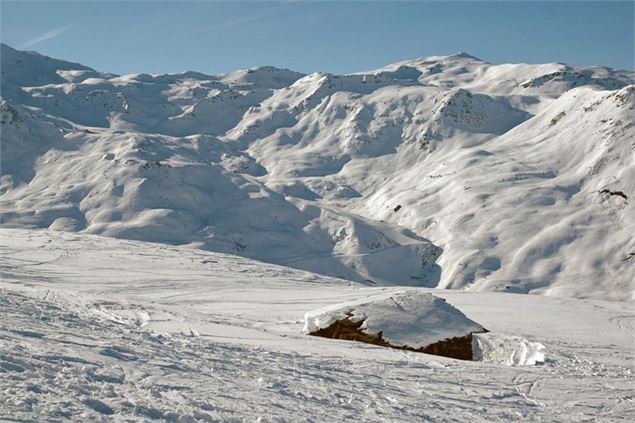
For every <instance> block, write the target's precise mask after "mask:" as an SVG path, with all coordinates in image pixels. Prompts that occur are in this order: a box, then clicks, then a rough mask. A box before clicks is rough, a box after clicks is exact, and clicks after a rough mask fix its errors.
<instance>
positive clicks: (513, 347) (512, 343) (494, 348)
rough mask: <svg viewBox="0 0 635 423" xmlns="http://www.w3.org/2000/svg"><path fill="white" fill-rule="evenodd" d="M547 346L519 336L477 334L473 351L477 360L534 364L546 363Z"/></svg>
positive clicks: (473, 338) (495, 362)
mask: <svg viewBox="0 0 635 423" xmlns="http://www.w3.org/2000/svg"><path fill="white" fill-rule="evenodd" d="M544 349H545V346H544V345H542V344H541V343H540V342H531V341H528V340H526V339H525V338H521V337H519V336H508V335H497V334H492V333H481V334H475V335H474V336H473V337H472V351H473V353H474V360H475V361H484V362H486V363H494V364H504V365H507V366H533V365H535V364H536V363H544V361H545V352H544Z"/></svg>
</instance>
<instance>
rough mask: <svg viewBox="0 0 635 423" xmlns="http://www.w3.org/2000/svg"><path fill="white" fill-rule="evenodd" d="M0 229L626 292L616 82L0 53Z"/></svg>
mask: <svg viewBox="0 0 635 423" xmlns="http://www.w3.org/2000/svg"><path fill="white" fill-rule="evenodd" d="M1 59H2V66H1V67H2V80H1V84H2V85H1V88H2V106H1V107H2V116H1V130H2V151H1V154H2V156H1V159H2V162H1V167H2V168H1V174H2V175H1V179H0V194H1V195H0V223H1V225H2V226H5V227H41V228H51V229H57V230H64V231H76V232H84V233H90V234H101V235H107V236H111V237H117V238H126V239H136V240H146V241H153V242H162V243H170V244H190V245H192V246H196V247H201V248H204V249H208V250H212V251H218V252H228V253H233V254H238V255H242V256H246V257H249V258H255V259H258V260H262V261H267V262H271V263H275V264H282V265H286V266H291V267H296V268H300V269H305V270H310V271H314V272H317V273H322V274H325V275H329V276H336V277H340V278H345V279H350V280H353V281H359V282H364V281H366V283H368V284H380V285H392V284H398V285H414V286H425V287H440V288H456V289H467V290H477V291H480V290H502V291H511V292H531V293H542V294H546V295H555V296H575V297H587V298H603V299H630V298H633V293H634V289H633V288H634V287H633V281H634V280H635V236H634V235H635V211H634V210H633V205H632V196H635V129H634V128H635V127H634V123H635V114H634V113H633V109H634V107H635V85H633V78H634V74H633V73H632V72H625V71H618V70H614V69H609V68H604V67H591V68H575V67H570V66H567V65H564V64H557V63H553V64H544V65H528V64H514V65H510V64H506V65H493V64H489V63H486V62H484V61H482V60H479V59H477V58H474V57H472V56H469V55H467V54H464V53H461V54H456V55H451V56H438V57H427V58H421V59H416V60H412V61H407V62H402V63H397V64H394V65H390V66H387V67H385V68H382V69H378V70H375V71H371V72H364V73H357V74H351V75H331V74H325V73H315V74H311V75H303V74H300V73H296V72H293V71H290V70H286V69H276V68H272V67H259V68H253V69H248V70H241V71H237V72H232V73H229V74H223V75H204V74H201V73H196V72H185V73H181V74H168V75H157V74H131V75H125V76H119V75H113V74H107V73H102V72H98V71H95V70H93V69H90V68H87V67H85V66H82V65H79V64H75V63H69V62H64V61H61V60H56V59H51V58H48V57H45V56H42V55H39V54H37V53H34V52H24V51H18V50H15V49H13V48H11V47H9V46H6V45H2V57H1Z"/></svg>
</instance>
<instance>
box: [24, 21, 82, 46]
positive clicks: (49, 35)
mask: <svg viewBox="0 0 635 423" xmlns="http://www.w3.org/2000/svg"><path fill="white" fill-rule="evenodd" d="M73 26H75V25H74V24H68V25H64V26H61V27H59V28H55V29H51V30H50V31H46V32H45V33H43V34H40V35H38V36H36V37H33V38H31V39H29V40H27V41H26V42H24V43H23V44H22V45H20V46H19V47H18V48H20V49H22V48H27V47H32V46H34V45H36V44H39V43H41V42H42V41H46V40H50V39H52V38H55V37H59V36H60V35H62V34H63V33H65V32H66V31H68V30H69V29H71V28H72V27H73Z"/></svg>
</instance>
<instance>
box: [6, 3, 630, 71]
mask: <svg viewBox="0 0 635 423" xmlns="http://www.w3.org/2000/svg"><path fill="white" fill-rule="evenodd" d="M0 7H1V9H0V12H1V23H2V32H1V35H2V37H1V38H2V42H4V43H6V44H9V45H11V46H12V47H16V48H19V49H33V50H36V51H38V52H40V53H42V54H46V55H49V56H52V57H57V58H60V59H64V60H69V61H73V62H78V63H82V64H84V65H86V66H90V67H93V68H95V69H98V70H100V71H104V72H115V73H118V74H125V73H131V72H159V73H164V72H166V73H174V72H179V71H187V70H195V71H200V72H204V73H222V72H228V71H232V70H236V69H240V68H248V67H252V66H258V65H272V66H276V67H281V68H289V69H292V70H295V71H299V72H305V73H311V72H315V71H325V72H331V73H351V72H359V71H364V70H369V69H373V68H377V67H381V66H384V65H387V64H389V63H394V62H399V61H403V60H408V59H414V58H417V57H422V56H432V55H447V54H452V53H455V52H459V51H466V52H468V53H469V54H472V55H474V56H477V57H479V58H481V59H483V60H486V61H488V62H492V63H521V62H524V63H547V62H564V63H568V64H571V65H583V66H589V65H606V66H609V67H614V68H618V69H628V70H633V69H634V68H635V65H634V61H635V58H634V55H635V51H634V47H633V44H634V20H635V7H634V2H632V1H572V0H567V1H558V2H554V1H542V2H525V1H516V0H507V1H502V2H496V1H480V2H479V1H449V2H448V1H446V2H427V1H426V2H423V1H415V2H397V1H384V2H380V1H374V2H364V1H347V2H306V1H292V2H263V1H258V2H242V1H240V2H235V1H234V2H210V1H207V2H189V1H182V2H167V1H166V2H163V1H161V2H148V1H142V2H140V1H136V2H117V3H113V2H110V1H107V2H103V1H102V2H31V1H27V2H8V1H2V3H0Z"/></svg>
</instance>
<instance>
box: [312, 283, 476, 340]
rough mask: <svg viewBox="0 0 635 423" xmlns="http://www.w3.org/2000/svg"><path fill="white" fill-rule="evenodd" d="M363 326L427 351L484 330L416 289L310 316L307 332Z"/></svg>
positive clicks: (366, 299)
mask: <svg viewBox="0 0 635 423" xmlns="http://www.w3.org/2000/svg"><path fill="white" fill-rule="evenodd" d="M343 320H348V321H350V322H353V323H360V322H361V326H359V330H360V331H361V332H362V333H364V334H367V335H376V336H377V337H378V338H381V339H383V340H384V341H385V342H386V343H388V344H389V346H392V347H397V348H399V347H401V348H403V347H408V348H409V349H423V348H426V347H428V346H430V345H433V344H435V343H437V342H440V341H444V340H450V339H452V338H462V337H465V336H469V335H471V334H472V333H475V332H483V331H484V328H483V327H482V326H481V325H479V324H478V323H476V322H474V321H472V320H471V319H469V318H468V317H467V316H465V315H464V314H463V313H462V312H461V311H459V310H458V309H456V308H454V307H453V306H451V305H450V304H448V303H447V302H446V301H445V300H444V299H442V298H438V297H435V296H434V295H432V294H429V293H424V292H421V291H416V290H405V291H399V292H396V293H395V292H392V293H389V294H385V293H384V294H378V295H373V296H370V297H367V298H364V299H361V300H354V301H350V302H345V303H342V304H336V305H332V306H327V307H324V308H321V309H319V310H315V311H312V312H309V313H306V314H305V316H304V322H305V323H304V333H306V334H314V333H315V332H317V331H319V330H320V329H326V328H328V327H330V326H331V325H333V324H334V323H336V322H339V321H343Z"/></svg>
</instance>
